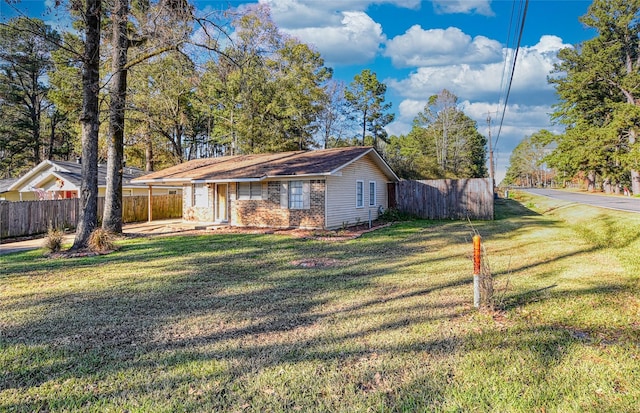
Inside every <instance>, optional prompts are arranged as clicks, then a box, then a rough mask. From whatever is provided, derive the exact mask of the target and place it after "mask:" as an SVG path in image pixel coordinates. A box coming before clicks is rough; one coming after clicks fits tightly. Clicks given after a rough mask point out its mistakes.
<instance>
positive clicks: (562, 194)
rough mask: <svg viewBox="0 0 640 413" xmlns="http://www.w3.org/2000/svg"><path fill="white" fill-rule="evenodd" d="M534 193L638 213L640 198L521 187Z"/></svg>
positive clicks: (639, 210)
mask: <svg viewBox="0 0 640 413" xmlns="http://www.w3.org/2000/svg"><path fill="white" fill-rule="evenodd" d="M522 191H524V192H529V193H531V194H535V195H542V196H547V197H549V198H554V199H560V200H562V201H568V202H575V203H578V204H586V205H591V206H595V207H600V208H607V209H615V210H618V211H626V212H636V213H640V198H632V197H628V196H620V195H604V194H585V193H579V192H570V191H559V190H556V189H539V188H530V189H523V190H522Z"/></svg>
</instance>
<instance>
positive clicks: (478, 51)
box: [0, 0, 596, 183]
mask: <svg viewBox="0 0 640 413" xmlns="http://www.w3.org/2000/svg"><path fill="white" fill-rule="evenodd" d="M4 1H5V0H0V21H6V19H7V18H8V17H11V16H13V15H15V11H14V10H13V9H12V7H10V6H8V5H7V4H6V3H4ZM54 1H55V0H44V1H43V0H22V1H20V2H19V3H18V4H17V5H15V7H16V8H18V9H19V10H22V11H23V12H24V13H25V14H27V15H30V16H32V17H39V18H42V19H43V20H45V21H47V22H48V23H49V24H51V25H53V26H54V27H56V26H60V25H62V26H63V25H64V24H65V22H67V21H68V17H67V16H64V15H61V14H60V12H56V11H54V12H51V11H47V6H48V5H52V4H53V3H54ZM251 3H264V4H268V5H269V6H270V8H271V13H272V18H273V20H274V21H275V22H276V24H277V25H278V27H279V28H280V29H281V30H282V31H283V32H285V33H288V34H290V35H293V36H295V37H297V38H299V39H300V40H301V41H303V42H305V43H307V44H309V45H311V46H313V47H314V48H315V49H316V50H317V51H319V52H320V53H321V55H322V56H323V58H324V59H325V64H326V66H328V67H331V68H333V70H334V78H335V79H337V80H341V81H343V82H345V84H349V83H350V82H351V81H352V80H353V77H354V76H355V75H356V74H358V73H360V72H361V71H362V70H364V69H370V70H371V71H373V72H375V73H376V75H377V77H378V80H380V81H382V82H384V83H385V84H386V85H387V93H386V101H387V102H391V103H392V108H391V111H392V112H393V113H395V120H394V122H393V123H391V124H389V125H388V126H387V128H386V129H387V132H388V133H389V134H390V135H401V134H406V133H408V132H409V131H410V130H411V124H412V121H413V119H414V117H415V116H416V114H417V113H418V112H419V111H421V110H423V108H424V106H425V103H426V102H427V100H428V98H429V97H430V96H432V95H434V94H437V93H439V92H440V91H442V90H443V89H447V90H449V91H450V92H452V93H453V94H455V95H456V96H457V97H458V104H459V107H460V109H461V110H463V111H464V112H465V113H466V114H467V115H468V116H469V117H471V118H472V119H474V120H475V121H476V122H477V125H478V130H479V132H480V133H482V134H483V135H485V136H489V133H491V136H492V142H493V146H494V158H495V170H496V176H495V177H496V182H498V183H499V182H500V181H501V180H502V178H503V177H504V175H505V172H506V169H507V168H508V164H509V156H510V154H511V151H512V150H513V148H515V147H516V146H517V145H518V143H519V142H520V141H521V140H522V139H523V138H524V137H526V136H530V135H532V134H533V133H535V132H537V131H538V130H540V129H547V130H550V131H552V132H556V133H561V132H562V128H561V127H560V126H558V125H554V124H553V123H552V122H551V120H550V117H549V114H550V113H551V112H552V110H553V109H552V105H554V104H555V103H557V102H558V100H557V96H556V95H555V92H554V88H553V86H552V85H550V84H549V83H548V82H547V78H548V76H549V75H550V72H551V70H552V68H553V64H554V62H556V61H557V57H556V55H557V52H558V50H560V49H561V48H564V47H573V46H575V45H576V44H578V43H580V42H582V41H585V40H588V39H591V38H593V37H595V36H596V33H595V32H594V31H593V30H591V29H588V28H585V27H584V26H583V25H582V23H580V21H579V17H580V16H583V15H584V14H585V13H586V12H587V9H588V7H589V5H590V4H591V1H583V0H530V1H529V4H528V8H527V13H526V19H525V22H524V26H522V27H523V30H522V40H521V43H520V49H519V50H518V57H517V62H516V66H515V70H514V74H513V81H512V85H511V90H510V94H509V98H508V102H507V105H504V103H505V97H506V89H507V85H508V76H507V78H506V79H505V76H504V73H505V68H507V69H508V68H510V67H511V64H512V62H513V58H514V55H515V53H514V49H515V46H516V44H517V39H518V37H519V32H517V31H516V30H517V29H518V28H519V27H521V20H520V17H521V16H522V14H523V13H522V10H523V7H524V0H516V1H507V0H498V1H496V0H494V1H492V0H429V1H426V0H255V1H229V0H196V5H197V7H198V8H199V9H200V10H201V11H202V12H207V11H210V10H221V9H226V8H228V7H241V8H242V7H246V5H247V4H251ZM488 118H491V123H490V126H489V124H488V122H487V119H488Z"/></svg>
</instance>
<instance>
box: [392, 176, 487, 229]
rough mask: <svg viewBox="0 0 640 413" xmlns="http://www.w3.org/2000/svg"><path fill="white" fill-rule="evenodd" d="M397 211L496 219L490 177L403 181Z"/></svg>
mask: <svg viewBox="0 0 640 413" xmlns="http://www.w3.org/2000/svg"><path fill="white" fill-rule="evenodd" d="M396 198H397V203H398V206H397V208H398V210H399V211H401V212H404V213H408V214H412V215H415V216H418V217H420V218H424V219H467V218H469V219H481V220H491V219H493V204H494V195H493V185H492V183H491V179H489V178H474V179H439V180H426V181H408V180H404V181H400V182H399V183H398V188H397V197H396Z"/></svg>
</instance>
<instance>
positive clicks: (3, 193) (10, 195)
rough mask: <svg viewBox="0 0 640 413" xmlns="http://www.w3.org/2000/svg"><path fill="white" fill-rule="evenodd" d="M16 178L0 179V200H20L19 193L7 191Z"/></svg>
mask: <svg viewBox="0 0 640 413" xmlns="http://www.w3.org/2000/svg"><path fill="white" fill-rule="evenodd" d="M17 180H18V178H9V179H0V201H19V200H20V194H18V193H17V192H15V191H9V187H10V186H11V185H13V183H14V182H15V181H17Z"/></svg>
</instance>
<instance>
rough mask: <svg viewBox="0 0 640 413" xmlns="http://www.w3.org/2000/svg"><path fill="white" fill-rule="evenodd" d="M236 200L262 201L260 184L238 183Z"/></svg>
mask: <svg viewBox="0 0 640 413" xmlns="http://www.w3.org/2000/svg"><path fill="white" fill-rule="evenodd" d="M238 199H241V200H246V199H257V200H260V199H262V182H239V183H238Z"/></svg>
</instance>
